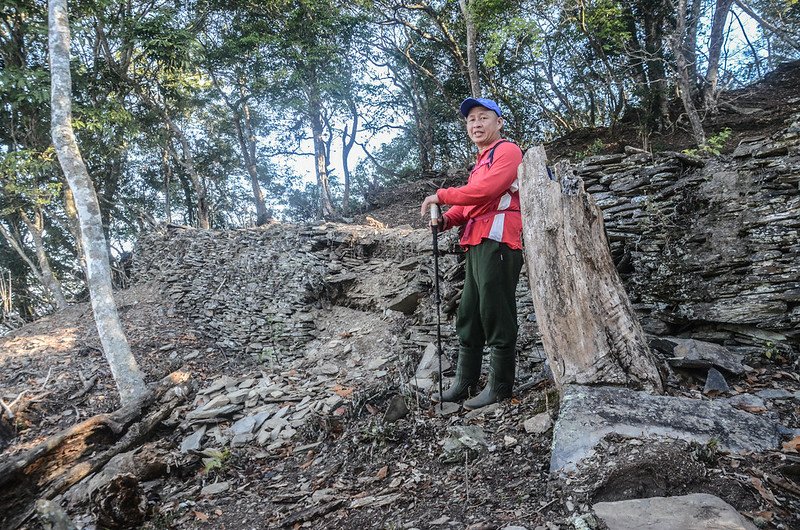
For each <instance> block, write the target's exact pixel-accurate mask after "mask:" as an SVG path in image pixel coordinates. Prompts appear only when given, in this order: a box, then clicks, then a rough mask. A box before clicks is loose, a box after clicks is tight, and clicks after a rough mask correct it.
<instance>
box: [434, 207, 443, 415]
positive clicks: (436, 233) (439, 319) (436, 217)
mask: <svg viewBox="0 0 800 530" xmlns="http://www.w3.org/2000/svg"><path fill="white" fill-rule="evenodd" d="M431 232H432V233H433V278H434V280H433V283H434V285H436V351H437V353H438V354H439V411H440V412H441V411H443V410H444V391H443V390H442V316H441V309H440V307H441V305H442V298H441V295H440V294H439V239H438V236H439V205H438V204H431Z"/></svg>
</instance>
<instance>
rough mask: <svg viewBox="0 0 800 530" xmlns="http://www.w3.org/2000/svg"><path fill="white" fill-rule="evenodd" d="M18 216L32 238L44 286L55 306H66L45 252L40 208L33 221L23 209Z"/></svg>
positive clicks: (59, 284)
mask: <svg viewBox="0 0 800 530" xmlns="http://www.w3.org/2000/svg"><path fill="white" fill-rule="evenodd" d="M20 217H21V218H22V222H23V223H25V226H26V227H27V228H28V232H30V234H31V238H33V246H34V249H35V250H36V260H37V261H38V262H39V270H40V271H41V272H42V279H43V280H44V285H45V288H47V290H48V291H49V292H50V294H52V296H53V300H54V301H55V303H56V307H58V308H59V309H65V308H66V307H67V299H66V298H65V297H64V290H63V289H62V287H61V282H59V281H58V278H56V275H55V274H53V268H52V267H51V266H50V260H49V259H48V258H47V252H45V249H44V237H43V234H44V217H43V215H42V210H41V209H37V211H36V220H35V221H32V220H31V219H30V218H29V217H28V214H27V213H25V212H24V211H20Z"/></svg>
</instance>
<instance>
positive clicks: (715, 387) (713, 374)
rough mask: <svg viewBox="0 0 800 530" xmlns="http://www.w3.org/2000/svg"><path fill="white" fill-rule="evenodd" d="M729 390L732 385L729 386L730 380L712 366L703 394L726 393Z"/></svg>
mask: <svg viewBox="0 0 800 530" xmlns="http://www.w3.org/2000/svg"><path fill="white" fill-rule="evenodd" d="M729 391H730V387H729V386H728V382H727V381H725V376H724V375H722V373H720V371H719V370H717V369H716V368H710V369H709V370H708V377H706V384H705V386H704V387H703V394H706V395H714V394H724V393H726V392H729Z"/></svg>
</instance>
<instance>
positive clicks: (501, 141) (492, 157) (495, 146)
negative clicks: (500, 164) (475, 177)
mask: <svg viewBox="0 0 800 530" xmlns="http://www.w3.org/2000/svg"><path fill="white" fill-rule="evenodd" d="M509 143H511V142H510V141H509V140H500V141H499V142H497V143H496V144H494V146H493V147H492V148H491V149H490V150H489V162H488V164H487V165H488V166H489V167H492V162H494V150H495V149H497V146H498V145H500V144H509Z"/></svg>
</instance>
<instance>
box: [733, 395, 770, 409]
mask: <svg viewBox="0 0 800 530" xmlns="http://www.w3.org/2000/svg"><path fill="white" fill-rule="evenodd" d="M725 401H727V402H728V403H730V404H731V405H733V406H734V407H736V408H737V409H745V410H746V409H766V408H767V404H766V402H765V401H764V400H763V399H762V398H760V397H759V396H754V395H753V394H737V395H735V396H731V397H729V398H725ZM750 412H753V411H752V410H750Z"/></svg>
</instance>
